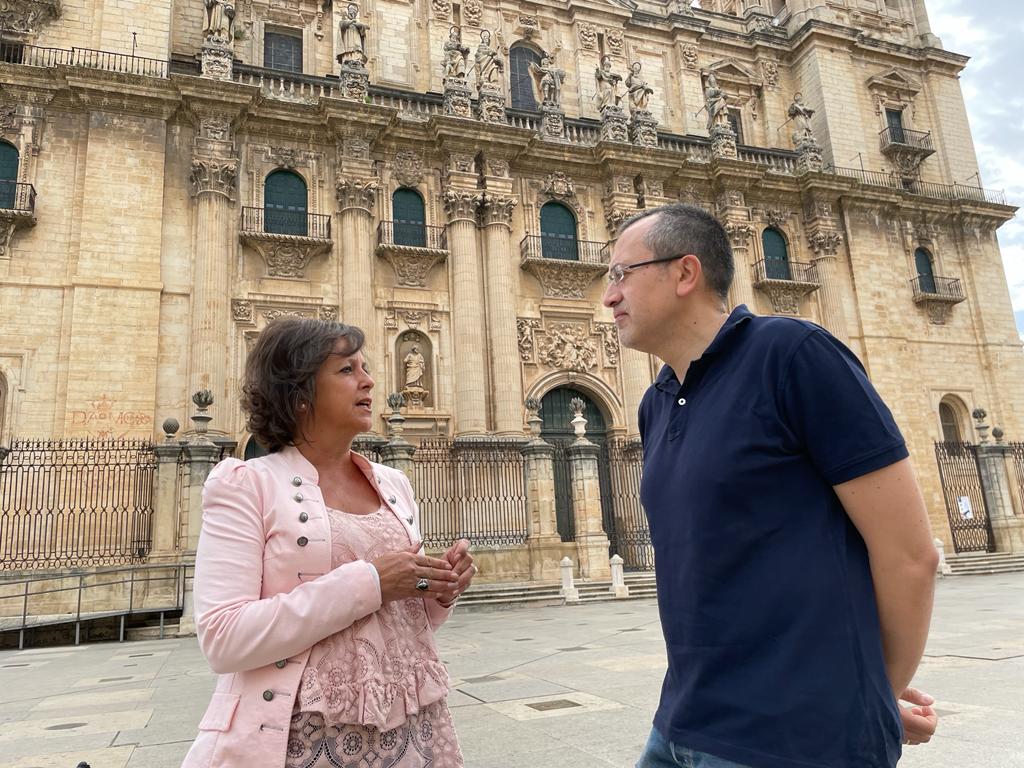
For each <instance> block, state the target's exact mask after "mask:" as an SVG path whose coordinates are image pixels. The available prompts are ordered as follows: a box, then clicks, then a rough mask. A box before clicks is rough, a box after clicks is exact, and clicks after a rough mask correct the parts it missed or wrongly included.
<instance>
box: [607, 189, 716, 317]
mask: <svg viewBox="0 0 1024 768" xmlns="http://www.w3.org/2000/svg"><path fill="white" fill-rule="evenodd" d="M648 216H657V218H656V219H655V220H654V223H653V224H652V225H651V228H650V229H649V230H647V234H646V235H645V236H644V245H646V246H647V247H648V248H649V249H650V250H651V253H652V254H653V255H654V258H656V259H661V258H668V257H669V256H676V255H680V256H681V255H684V254H688V253H692V254H693V255H694V256H696V257H697V258H698V259H700V265H701V267H702V268H703V270H704V280H705V281H706V282H707V285H708V288H709V289H710V290H711V291H713V292H714V293H715V294H716V295H717V296H719V297H720V298H721V299H722V300H723V301H725V300H727V299H728V297H729V288H730V286H732V279H733V276H734V275H735V274H736V263H735V262H734V261H733V257H732V247H731V246H730V245H729V236H728V235H727V234H726V233H725V228H724V227H723V226H722V224H721V222H719V221H718V219H716V218H715V217H714V216H712V215H711V214H710V213H708V212H707V211H705V210H704V209H703V208H698V207H697V206H695V205H687V204H686V203H672V204H671V205H663V206H661V207H660V208H651V209H650V210H646V211H641V212H640V213H638V214H636V215H634V216H631V217H630V218H628V219H626V220H625V221H624V222H622V224H621V225H620V226H619V231H618V234H619V235H620V236H621V235H622V233H623V232H625V231H626V230H627V229H628V228H629V227H630V226H632V225H633V224H635V223H636V222H638V221H640V220H641V219H645V218H647V217H648Z"/></svg>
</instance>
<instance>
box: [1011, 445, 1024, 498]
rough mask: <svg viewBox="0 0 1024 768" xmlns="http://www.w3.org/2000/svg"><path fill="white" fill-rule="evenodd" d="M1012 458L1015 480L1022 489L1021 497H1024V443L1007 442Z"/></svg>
mask: <svg viewBox="0 0 1024 768" xmlns="http://www.w3.org/2000/svg"><path fill="white" fill-rule="evenodd" d="M1007 446H1008V447H1009V449H1010V458H1011V459H1012V460H1013V474H1014V478H1013V479H1014V480H1016V482H1017V487H1018V488H1019V489H1020V498H1024V443H1007Z"/></svg>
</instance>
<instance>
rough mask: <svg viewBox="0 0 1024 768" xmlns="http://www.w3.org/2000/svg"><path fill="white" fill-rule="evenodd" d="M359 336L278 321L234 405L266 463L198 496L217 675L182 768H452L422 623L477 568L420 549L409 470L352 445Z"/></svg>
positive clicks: (457, 554) (202, 602) (202, 632)
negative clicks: (387, 464)
mask: <svg viewBox="0 0 1024 768" xmlns="http://www.w3.org/2000/svg"><path fill="white" fill-rule="evenodd" d="M362 344H363V333H362V332H361V331H360V330H359V329H358V328H354V327H352V326H346V325H342V324H340V323H334V322H321V321H317V320H298V319H284V320H279V321H277V322H275V323H272V324H271V325H269V326H268V327H267V328H266V329H265V330H264V331H263V332H262V333H261V334H260V336H259V338H258V339H257V340H256V343H255V345H254V346H253V349H252V351H251V353H250V355H249V359H248V362H247V364H246V371H245V384H244V387H243V397H242V406H243V408H244V409H245V411H246V413H247V416H248V425H249V430H250V431H251V432H252V434H253V435H254V436H255V437H256V439H257V440H259V442H260V443H261V444H262V445H263V446H265V447H266V448H267V449H268V450H269V451H270V454H269V455H268V456H265V457H263V458H259V459H254V460H252V461H248V462H242V461H238V460H237V459H228V460H226V461H223V462H221V463H220V464H218V465H217V466H216V467H215V468H214V470H213V471H212V472H211V473H210V477H209V479H208V480H207V482H206V486H205V488H204V491H203V529H202V533H201V535H200V538H199V548H198V551H197V553H196V575H195V613H196V626H197V629H198V635H199V644H200V647H201V648H202V650H203V653H204V654H205V655H206V658H207V660H208V661H209V663H210V666H211V667H212V668H213V670H214V671H215V672H217V673H219V674H220V677H219V678H218V681H217V687H216V691H215V692H214V694H213V699H212V700H211V702H210V705H209V708H208V709H207V711H206V714H205V716H204V717H203V719H202V721H201V722H200V724H199V736H198V737H197V738H196V740H195V743H194V744H193V745H192V749H191V750H190V751H189V753H188V756H187V757H186V758H185V763H184V766H183V768H200V767H202V768H207V767H208V766H216V768H251V767H252V766H260V767H261V768H263V766H268V767H270V766H286V767H287V768H300V767H301V768H322V767H323V766H339V765H343V766H349V765H352V766H356V765H358V766H360V768H366V767H367V766H368V767H369V768H421V767H422V766H428V765H429V766H435V767H436V768H459V767H461V766H462V765H463V761H462V754H461V752H460V750H459V745H458V742H457V740H456V737H455V732H454V728H453V726H452V721H451V716H450V714H449V712H448V708H447V705H446V703H445V701H446V700H445V697H446V695H447V692H448V677H447V673H446V671H445V669H444V665H443V664H442V663H441V661H440V659H439V658H438V655H437V648H436V646H435V644H434V636H433V633H434V630H435V629H437V627H438V626H440V624H441V623H442V622H443V621H444V620H445V619H446V618H448V616H449V614H450V613H451V610H452V606H453V604H454V601H455V600H456V598H457V597H458V596H459V595H460V594H461V593H462V592H463V591H465V589H466V588H467V587H468V586H469V584H470V582H471V580H472V578H473V575H474V573H475V572H476V567H475V566H474V565H473V559H472V557H471V556H470V555H469V553H468V548H469V543H468V542H467V541H465V540H460V541H458V542H456V543H455V544H453V545H452V547H451V548H450V549H449V550H448V551H447V552H446V553H445V556H444V558H443V559H440V558H432V557H426V556H425V555H423V554H421V552H420V550H421V537H420V533H419V528H418V520H417V516H418V511H417V508H416V503H415V501H414V500H413V492H412V488H411V486H410V485H409V481H408V480H407V479H406V477H405V475H403V474H402V473H401V472H399V471H397V470H394V469H390V468H389V467H385V466H382V465H379V464H373V463H371V462H369V461H367V460H366V459H364V458H363V457H362V456H359V455H358V454H356V453H353V452H352V451H351V450H350V447H351V444H352V440H353V438H355V436H356V435H358V434H359V433H360V432H365V431H367V430H369V429H370V428H371V427H372V426H373V418H372V409H371V406H372V399H371V396H370V392H371V390H372V388H373V379H372V378H371V377H370V375H369V373H368V372H367V367H366V363H365V361H364V358H363V353H362V351H361V347H362Z"/></svg>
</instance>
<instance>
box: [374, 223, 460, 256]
mask: <svg viewBox="0 0 1024 768" xmlns="http://www.w3.org/2000/svg"><path fill="white" fill-rule="evenodd" d="M377 244H378V245H382V246H389V245H390V246H402V247H404V248H430V249H432V250H435V251H447V250H448V235H447V233H446V231H445V228H444V227H434V226H429V225H427V224H424V223H422V222H418V221H382V222H381V223H380V224H378V225H377Z"/></svg>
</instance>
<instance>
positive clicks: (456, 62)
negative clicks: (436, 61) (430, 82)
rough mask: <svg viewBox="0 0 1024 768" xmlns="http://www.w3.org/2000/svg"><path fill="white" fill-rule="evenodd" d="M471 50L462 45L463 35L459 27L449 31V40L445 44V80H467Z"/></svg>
mask: <svg viewBox="0 0 1024 768" xmlns="http://www.w3.org/2000/svg"><path fill="white" fill-rule="evenodd" d="M468 56H469V48H468V47H466V46H465V45H463V44H462V34H461V33H460V32H459V28H458V27H452V28H451V29H449V30H448V39H447V40H445V42H444V77H445V79H446V80H447V79H449V78H451V79H456V80H465V79H466V58H467V57H468Z"/></svg>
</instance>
